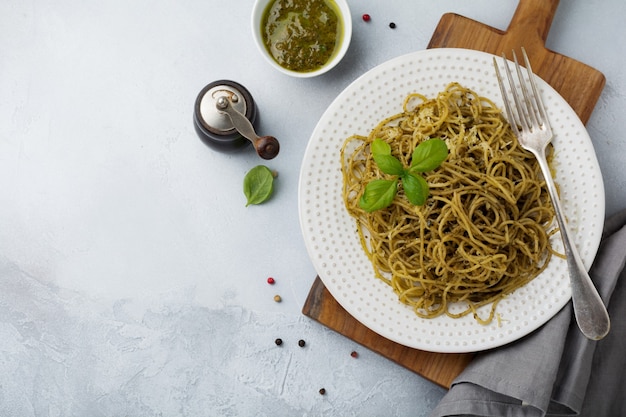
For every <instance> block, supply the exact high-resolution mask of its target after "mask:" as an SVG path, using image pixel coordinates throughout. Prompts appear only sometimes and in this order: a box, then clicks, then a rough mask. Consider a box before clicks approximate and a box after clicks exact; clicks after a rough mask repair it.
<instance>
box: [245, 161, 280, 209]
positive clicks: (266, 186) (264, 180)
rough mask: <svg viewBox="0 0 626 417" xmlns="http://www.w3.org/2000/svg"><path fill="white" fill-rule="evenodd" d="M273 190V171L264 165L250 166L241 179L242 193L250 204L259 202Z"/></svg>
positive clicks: (268, 196)
mask: <svg viewBox="0 0 626 417" xmlns="http://www.w3.org/2000/svg"><path fill="white" fill-rule="evenodd" d="M273 191H274V173H273V172H272V171H271V170H270V169H269V168H268V167H266V166H265V165H257V166H256V167H254V168H252V169H251V170H250V171H248V173H247V174H246V176H245V177H244V179H243V193H244V194H245V196H246V198H247V200H248V201H247V202H246V207H247V206H249V205H250V204H261V203H263V202H265V201H266V200H268V199H269V198H270V197H271V196H272V192H273Z"/></svg>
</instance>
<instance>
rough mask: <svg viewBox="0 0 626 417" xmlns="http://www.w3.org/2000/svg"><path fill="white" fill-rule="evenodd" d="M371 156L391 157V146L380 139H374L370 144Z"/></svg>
mask: <svg viewBox="0 0 626 417" xmlns="http://www.w3.org/2000/svg"><path fill="white" fill-rule="evenodd" d="M370 149H371V151H372V155H374V157H376V156H377V155H391V146H390V145H389V144H388V143H387V142H385V141H384V140H382V139H374V140H373V141H372V143H371V144H370Z"/></svg>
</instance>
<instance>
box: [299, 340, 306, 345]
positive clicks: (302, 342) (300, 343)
mask: <svg viewBox="0 0 626 417" xmlns="http://www.w3.org/2000/svg"><path fill="white" fill-rule="evenodd" d="M304 345H306V342H305V341H304V340H302V339H300V340H298V346H300V347H304Z"/></svg>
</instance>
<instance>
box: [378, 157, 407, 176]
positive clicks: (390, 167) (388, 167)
mask: <svg viewBox="0 0 626 417" xmlns="http://www.w3.org/2000/svg"><path fill="white" fill-rule="evenodd" d="M374 161H376V165H378V168H379V169H380V170H381V171H382V172H384V173H385V174H389V175H403V174H404V172H405V171H404V166H403V165H402V162H400V161H399V160H398V159H397V158H396V157H394V156H391V155H378V156H377V155H374Z"/></svg>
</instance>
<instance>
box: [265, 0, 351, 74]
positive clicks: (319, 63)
mask: <svg viewBox="0 0 626 417" xmlns="http://www.w3.org/2000/svg"><path fill="white" fill-rule="evenodd" d="M340 16H341V14H340V13H339V8H338V7H337V5H336V4H335V2H334V1H332V0H274V1H273V2H271V3H270V4H269V5H268V6H267V8H266V9H265V11H264V12H263V17H262V18H261V36H262V39H263V43H264V45H265V47H266V48H267V50H268V52H269V53H270V55H271V56H272V57H273V58H274V60H275V61H276V62H277V63H278V64H279V65H280V66H282V67H284V68H287V69H289V70H291V71H297V72H311V71H315V70H317V69H319V68H321V67H323V66H324V65H325V64H326V63H327V62H329V61H330V60H331V58H332V57H333V56H334V55H335V54H336V53H337V51H338V50H339V47H340V46H341V41H342V38H343V22H342V20H341V18H340Z"/></svg>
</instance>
